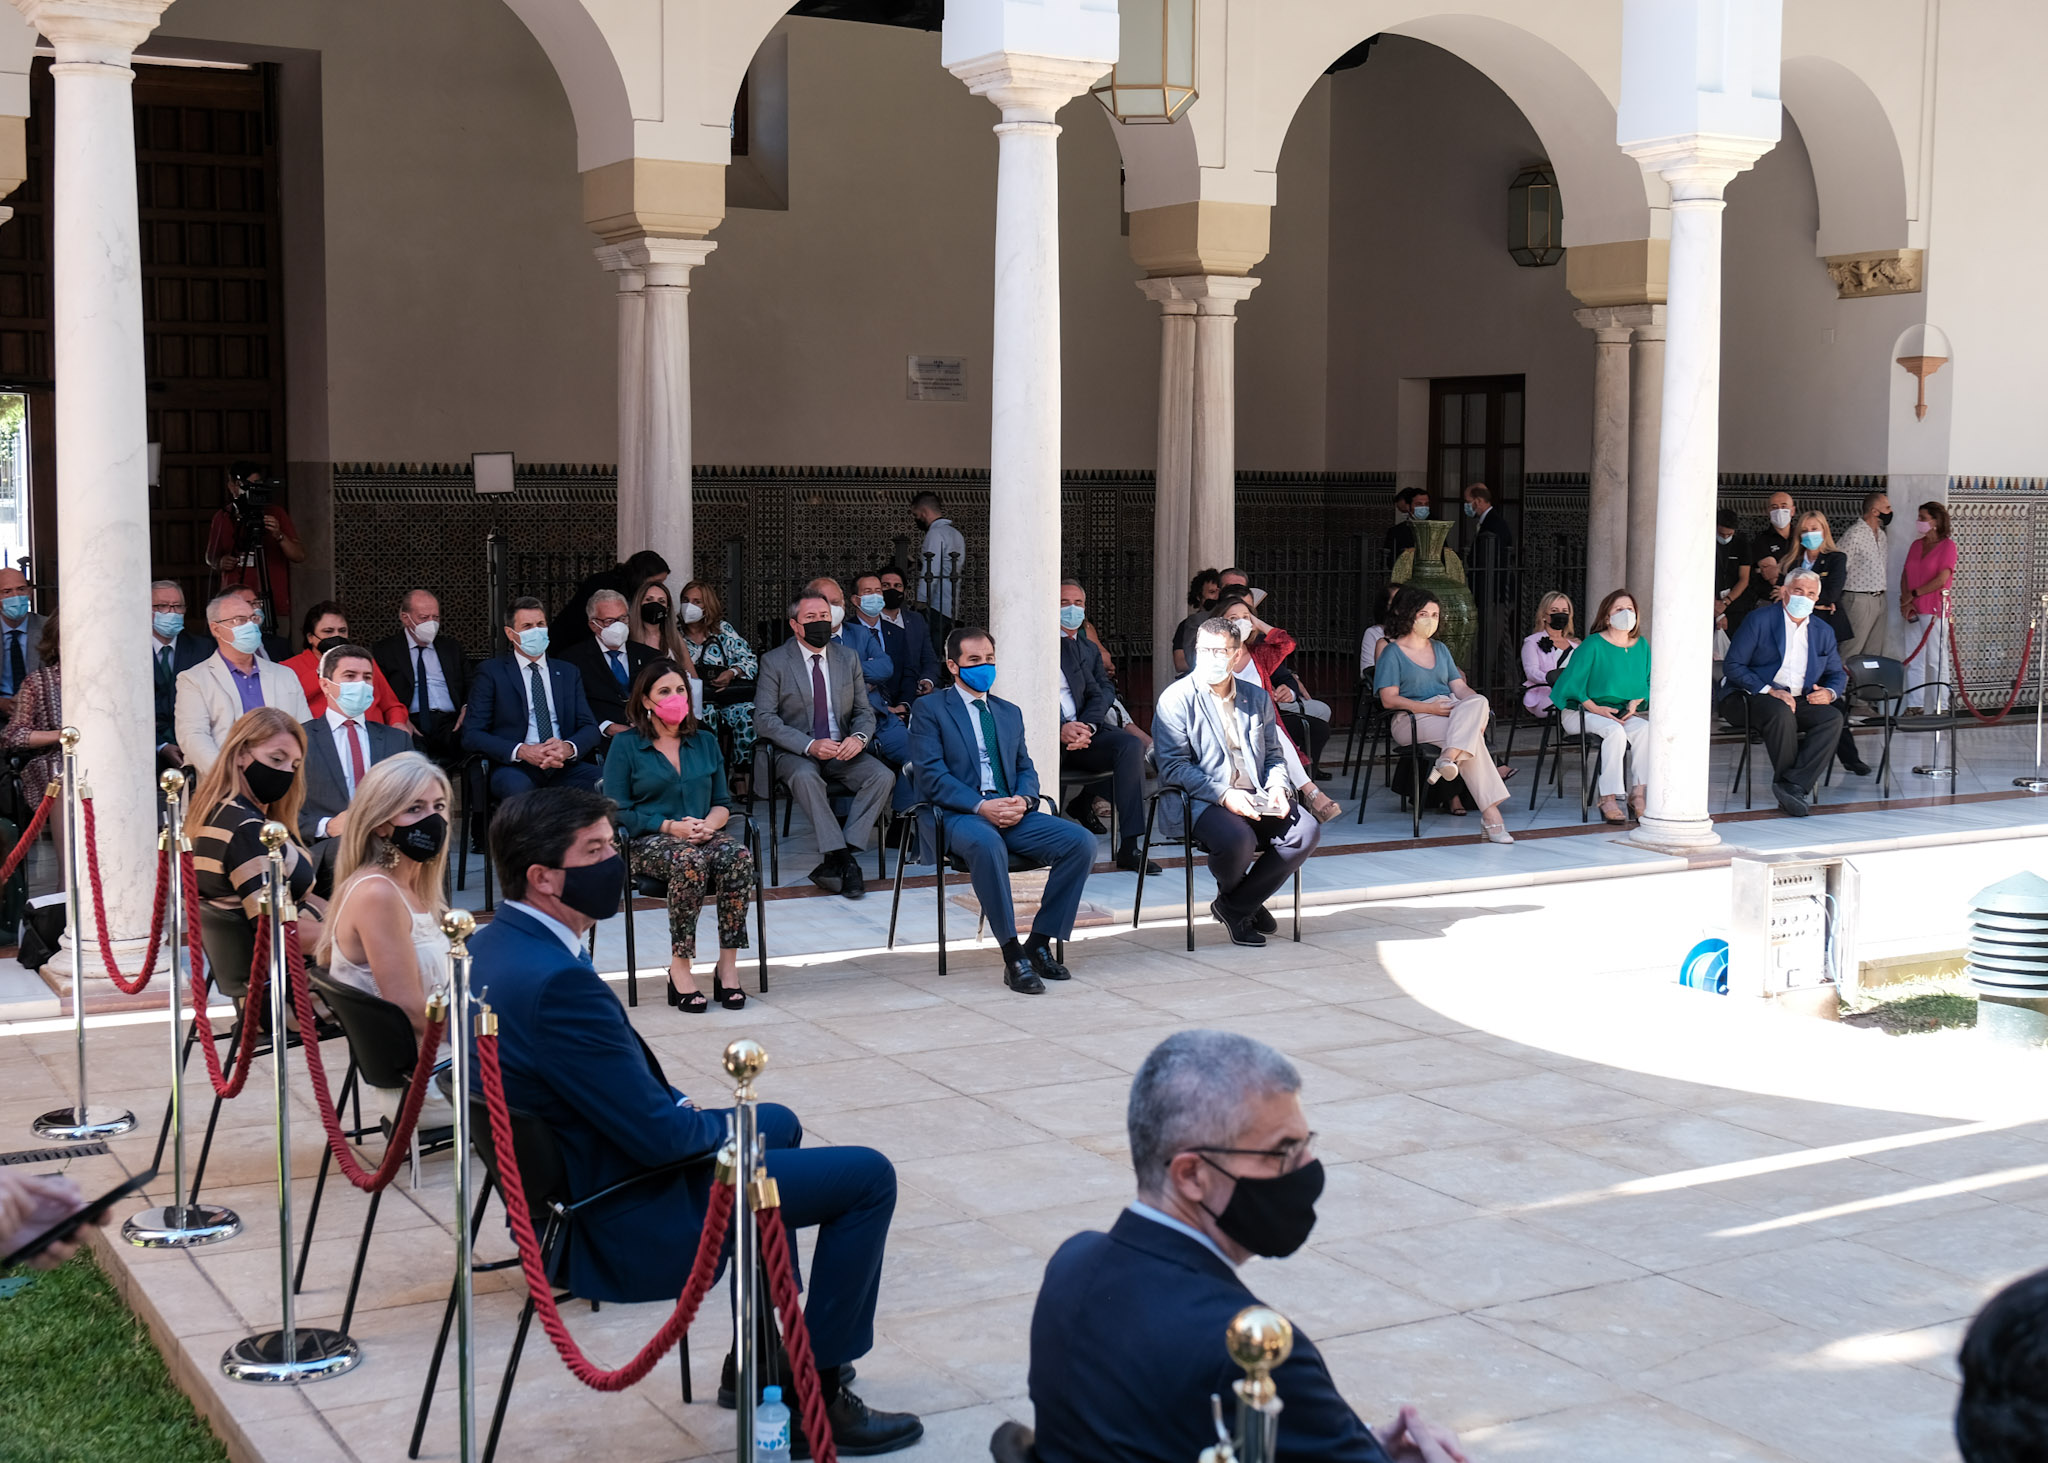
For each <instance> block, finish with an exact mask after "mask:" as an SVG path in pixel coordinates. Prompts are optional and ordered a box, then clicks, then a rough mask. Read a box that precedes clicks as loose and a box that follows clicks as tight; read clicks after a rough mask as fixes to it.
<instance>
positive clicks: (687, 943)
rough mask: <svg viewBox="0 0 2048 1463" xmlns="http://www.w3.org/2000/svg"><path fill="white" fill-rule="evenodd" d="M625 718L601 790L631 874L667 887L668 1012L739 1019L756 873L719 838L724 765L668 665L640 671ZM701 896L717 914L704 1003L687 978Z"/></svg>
mask: <svg viewBox="0 0 2048 1463" xmlns="http://www.w3.org/2000/svg"><path fill="white" fill-rule="evenodd" d="M626 714H627V715H628V717H630V718H631V720H632V723H633V729H632V730H631V731H626V732H620V733H619V734H618V736H617V737H615V738H613V740H612V745H611V748H610V750H609V751H607V752H606V753H605V759H604V790H605V795H606V796H607V797H609V798H610V799H611V800H612V801H613V802H615V803H617V804H618V806H619V811H618V824H619V827H620V828H622V829H624V830H625V833H626V837H627V838H628V840H630V841H629V842H628V844H627V850H626V858H627V863H628V864H629V865H630V866H631V868H632V871H633V872H634V873H635V874H645V875H647V876H649V877H651V878H656V879H665V880H667V881H668V926H669V949H670V959H669V965H668V1003H669V1004H670V1005H671V1006H674V1007H677V1008H678V1009H680V1010H682V1011H685V1012H688V1013H689V1014H691V1015H693V1016H694V1015H699V1014H701V1013H703V1012H704V1011H707V1010H709V1009H710V1005H711V1001H713V1000H715V1001H717V1002H718V1004H719V1005H721V1006H723V1007H724V1008H725V1009H726V1010H728V1011H738V1010H740V1009H742V1008H743V1007H745V1005H746V1004H747V996H746V992H745V991H743V990H741V989H740V983H739V974H738V966H739V952H740V951H742V950H744V949H745V948H746V947H747V900H748V899H749V897H751V896H752V894H753V891H754V879H755V873H754V856H753V854H751V853H750V852H748V850H747V846H746V845H745V844H744V843H742V842H740V841H739V840H738V839H736V838H734V837H732V836H731V835H730V834H729V833H727V832H726V831H725V830H726V824H727V822H728V820H730V819H731V817H732V794H731V792H730V790H729V789H728V788H727V787H726V782H725V756H724V754H723V753H722V752H721V751H720V750H719V746H718V738H717V736H716V735H715V734H713V733H712V732H711V731H710V730H709V729H707V728H706V727H704V726H703V725H702V724H701V723H700V722H699V721H698V720H697V718H696V717H695V716H694V715H692V714H691V711H690V681H689V677H688V676H687V675H686V674H685V673H684V671H683V670H682V669H681V668H679V667H678V666H677V665H676V663H675V662H674V661H672V660H657V661H655V662H653V663H652V664H651V665H648V666H646V667H644V668H642V670H641V672H640V674H639V675H638V676H637V677H635V678H634V681H633V689H632V691H631V692H630V693H629V694H628V696H627V698H626ZM707 895H710V896H712V897H713V898H715V899H716V900H717V906H718V967H717V969H716V971H715V972H714V973H713V975H712V977H711V995H710V997H709V998H708V999H707V998H706V996H705V994H704V992H703V991H701V990H699V989H698V988H697V980H696V977H695V975H693V974H692V973H691V970H690V963H691V961H692V960H694V959H695V958H696V954H697V916H698V913H699V911H701V910H702V909H703V907H704V899H705V896H707Z"/></svg>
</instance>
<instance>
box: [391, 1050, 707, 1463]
mask: <svg viewBox="0 0 2048 1463" xmlns="http://www.w3.org/2000/svg"><path fill="white" fill-rule="evenodd" d="M449 1077H450V1074H449V1073H446V1072H444V1073H442V1074H441V1075H440V1077H439V1078H437V1079H436V1080H437V1081H438V1082H439V1084H440V1086H441V1090H442V1092H443V1093H444V1094H447V1095H450V1096H451V1099H452V1084H451V1083H450V1081H449ZM508 1115H509V1116H510V1118H511V1120H512V1153H513V1157H514V1159H515V1160H516V1161H517V1162H518V1164H519V1177H520V1179H521V1181H522V1182H523V1184H524V1187H525V1190H526V1206H527V1211H528V1217H529V1218H530V1219H531V1220H532V1222H533V1229H534V1233H535V1235H536V1236H537V1237H538V1238H539V1240H540V1252H541V1265H542V1268H543V1269H545V1270H546V1271H547V1273H548V1275H549V1277H550V1278H552V1277H553V1275H554V1272H555V1266H556V1265H557V1263H558V1262H559V1261H560V1259H561V1256H562V1249H563V1247H564V1246H565V1245H566V1244H567V1243H568V1240H569V1232H570V1230H571V1229H572V1228H573V1227H574V1225H575V1223H576V1219H577V1216H578V1215H580V1214H582V1213H583V1212H584V1211H585V1210H587V1209H589V1208H590V1206H591V1205H593V1204H599V1203H602V1202H603V1201H604V1200H606V1199H609V1198H610V1197H611V1196H612V1195H614V1194H617V1193H620V1192H621V1191H623V1190H626V1189H630V1188H632V1187H633V1186H634V1185H636V1184H644V1183H647V1182H649V1181H651V1180H657V1179H669V1178H673V1177H675V1176H676V1175H678V1174H680V1173H683V1172H686V1171H687V1170H689V1169H692V1168H700V1167H701V1168H708V1167H710V1165H711V1163H712V1159H711V1158H709V1157H705V1158H690V1159H685V1160H683V1161H681V1162H678V1163H670V1164H664V1165H662V1166H661V1167H660V1168H650V1169H648V1170H647V1171H645V1172H644V1173H636V1174H634V1175H633V1176H632V1177H631V1178H629V1179H621V1180H620V1181H619V1182H618V1183H616V1184H612V1185H611V1186H609V1187H608V1188H603V1189H599V1190H598V1191H597V1192H596V1193H594V1194H586V1195H584V1197H582V1198H581V1199H572V1198H570V1197H569V1170H568V1165H567V1164H566V1163H565V1162H564V1161H563V1158H562V1148H561V1144H560V1143H559V1142H557V1141H556V1138H555V1134H554V1130H553V1129H552V1128H550V1127H549V1126H548V1125H547V1124H546V1123H545V1122H543V1121H541V1119H539V1118H537V1117H535V1116H533V1115H532V1114H531V1113H527V1112H522V1111H520V1110H519V1109H518V1108H516V1107H514V1108H509V1111H508ZM469 1131H470V1133H471V1135H472V1136H471V1144H472V1146H473V1147H474V1148H475V1150H476V1156H477V1157H478V1158H479V1159H481V1160H482V1162H483V1165H484V1183H483V1187H482V1190H481V1192H479V1193H478V1195H477V1199H476V1210H475V1212H474V1213H473V1214H472V1215H471V1216H470V1224H469V1238H470V1243H471V1244H475V1243H476V1236H477V1234H478V1232H479V1231H480V1230H481V1229H482V1228H483V1222H484V1206H485V1205H486V1204H488V1203H489V1202H490V1197H491V1191H492V1190H493V1189H495V1190H497V1191H498V1192H499V1193H500V1194H502V1193H504V1191H505V1185H504V1182H503V1181H502V1180H501V1179H500V1178H499V1160H498V1150H497V1144H496V1142H495V1140H494V1139H493V1138H492V1136H491V1115H490V1108H489V1106H488V1105H487V1104H486V1103H485V1101H484V1098H483V1094H482V1092H481V1091H478V1092H477V1093H475V1094H473V1095H472V1096H471V1098H470V1100H469ZM518 1264H519V1259H518V1257H517V1256H516V1255H515V1256H513V1257H511V1258H510V1259H505V1260H498V1261H493V1262H491V1263H489V1264H482V1265H476V1266H474V1267H473V1268H474V1269H475V1270H479V1271H482V1270H504V1269H510V1268H513V1267H515V1266H517V1265H518ZM571 1298H572V1297H571V1296H570V1295H569V1293H567V1292H563V1293H562V1294H559V1295H557V1296H556V1297H555V1303H556V1304H557V1305H559V1304H561V1303H562V1302H563V1301H565V1300H569V1299H571ZM457 1302H458V1295H457V1288H456V1286H454V1285H450V1286H449V1287H448V1309H447V1310H446V1311H444V1312H443V1313H442V1316H441V1334H440V1336H439V1338H438V1339H436V1341H435V1342H434V1358H433V1360H432V1361H431V1362H429V1363H428V1365H427V1380H426V1385H425V1386H424V1387H422V1388H421V1389H420V1410H419V1412H418V1413H417V1414H416V1415H415V1417H414V1419H413V1425H412V1444H411V1446H410V1447H408V1448H407V1449H406V1453H405V1456H406V1457H408V1458H417V1457H419V1455H420V1439H421V1438H422V1437H423V1436H424V1435H425V1433H426V1430H427V1414H428V1412H429V1411H430V1410H431V1409H432V1407H433V1404H434V1384H435V1382H436V1381H437V1380H438V1379H439V1377H440V1374H441V1358H442V1357H443V1356H444V1355H445V1354H446V1353H447V1350H448V1332H449V1330H450V1329H451V1328H452V1327H453V1326H454V1324H455V1307H456V1304H457ZM591 1305H592V1307H593V1308H595V1306H596V1302H595V1301H593V1302H591ZM533 1312H534V1299H533V1295H532V1293H531V1292H530V1291H529V1292H528V1294H527V1297H526V1304H525V1305H524V1306H522V1307H521V1308H520V1311H519V1329H518V1331H517V1332H515V1333H514V1335H513V1338H512V1354H511V1355H510V1356H508V1357H507V1358H506V1359H505V1377H504V1380H503V1381H501V1382H500V1383H499V1384H498V1405H497V1407H496V1408H494V1409H493V1410H492V1412H491V1430H490V1433H489V1434H488V1435H487V1436H486V1438H485V1440H484V1452H483V1463H491V1459H492V1458H493V1457H494V1456H495V1455H496V1453H497V1451H498V1434H499V1431H500V1430H501V1429H502V1428H503V1427H504V1425H505V1404H506V1403H508V1402H510V1401H511V1400H512V1383H513V1380H514V1378H515V1377H516V1376H517V1374H518V1371H519V1356H520V1353H521V1352H522V1351H524V1350H525V1349H526V1333H527V1331H528V1330H530V1329H531V1328H532V1325H533ZM676 1349H677V1352H678V1355H679V1357H680V1360H681V1363H682V1374H683V1401H685V1402H691V1401H694V1400H696V1399H695V1398H694V1397H693V1396H692V1395H691V1391H690V1336H689V1333H688V1332H687V1331H686V1332H684V1333H683V1335H682V1337H681V1338H680V1339H679V1340H678V1342H677V1344H676Z"/></svg>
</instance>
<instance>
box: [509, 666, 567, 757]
mask: <svg viewBox="0 0 2048 1463" xmlns="http://www.w3.org/2000/svg"><path fill="white" fill-rule="evenodd" d="M512 659H513V660H514V661H516V662H517V663H518V667H519V694H520V696H521V697H522V698H523V699H524V700H525V702H526V740H527V741H528V742H542V741H546V740H548V738H546V737H543V736H542V735H541V734H540V718H539V717H537V716H535V715H534V714H533V669H532V668H533V667H538V668H539V670H540V693H541V695H543V696H545V697H546V698H547V703H548V725H549V726H550V727H552V728H553V729H554V735H555V736H557V737H560V736H561V735H562V718H561V717H560V716H559V715H557V714H556V711H555V678H554V677H553V676H552V675H550V674H548V658H547V657H546V656H545V655H543V656H542V657H541V658H540V659H539V660H528V659H527V658H526V657H525V656H523V655H520V654H517V653H516V652H515V653H514V654H513V656H512ZM564 740H566V738H564Z"/></svg>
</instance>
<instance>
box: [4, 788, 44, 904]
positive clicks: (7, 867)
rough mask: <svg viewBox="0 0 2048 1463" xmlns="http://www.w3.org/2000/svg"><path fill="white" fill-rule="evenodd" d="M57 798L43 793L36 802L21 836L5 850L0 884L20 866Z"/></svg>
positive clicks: (10, 876) (9, 877)
mask: <svg viewBox="0 0 2048 1463" xmlns="http://www.w3.org/2000/svg"><path fill="white" fill-rule="evenodd" d="M56 801H57V800H56V799H55V798H53V797H50V796H49V795H48V794H45V795H44V797H43V800H42V801H41V802H39V803H37V804H36V811H35V816H34V817H32V818H30V819H29V820H28V827H26V828H24V829H22V830H21V837H19V838H17V839H15V840H14V847H13V848H11V849H9V850H8V851H7V860H6V862H5V863H0V884H5V883H6V882H7V881H8V880H9V879H11V878H13V877H14V871H15V870H16V869H18V868H20V867H21V861H22V859H23V858H25V857H27V855H28V850H29V845H30V844H32V843H34V842H35V841H36V835H37V834H39V833H41V832H42V831H43V825H44V824H45V823H47V822H49V821H50V808H51V806H52V805H53V804H54V803H55V802H56Z"/></svg>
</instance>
